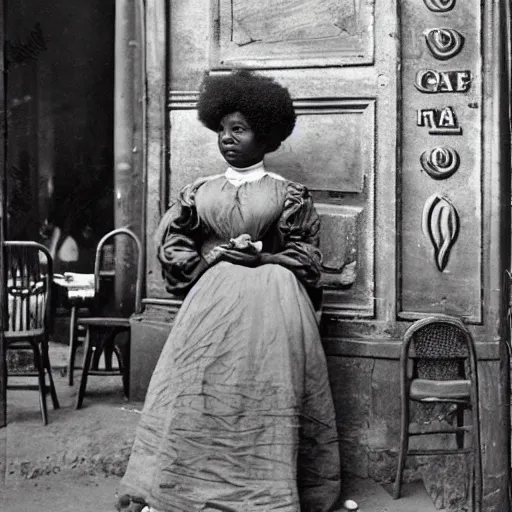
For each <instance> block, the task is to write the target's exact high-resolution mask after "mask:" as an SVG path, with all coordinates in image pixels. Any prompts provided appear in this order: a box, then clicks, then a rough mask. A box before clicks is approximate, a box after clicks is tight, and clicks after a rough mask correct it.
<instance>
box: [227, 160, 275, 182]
mask: <svg viewBox="0 0 512 512" xmlns="http://www.w3.org/2000/svg"><path fill="white" fill-rule="evenodd" d="M266 175H267V171H266V169H265V166H264V165H263V160H262V161H261V162H258V163H257V164H254V165H251V166H250V167H245V168H243V169H240V168H237V167H228V169H227V171H226V172H225V173H224V176H225V177H226V179H227V180H228V181H229V182H230V183H231V184H232V185H235V186H239V185H242V184H243V183H248V182H250V181H258V180H260V179H261V178H263V176H266Z"/></svg>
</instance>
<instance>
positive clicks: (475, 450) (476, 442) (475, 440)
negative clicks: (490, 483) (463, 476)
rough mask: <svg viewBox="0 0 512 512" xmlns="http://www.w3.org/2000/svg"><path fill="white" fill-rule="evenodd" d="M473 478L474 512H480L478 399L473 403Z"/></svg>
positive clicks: (480, 475) (480, 482)
mask: <svg viewBox="0 0 512 512" xmlns="http://www.w3.org/2000/svg"><path fill="white" fill-rule="evenodd" d="M472 406H473V415H472V416H473V418H472V420H473V438H472V443H473V478H474V485H473V488H474V499H475V503H474V506H473V508H474V510H475V512H482V505H483V504H482V499H483V496H482V452H481V449H480V417H479V416H480V415H479V412H478V399H477V400H474V401H473V404H472Z"/></svg>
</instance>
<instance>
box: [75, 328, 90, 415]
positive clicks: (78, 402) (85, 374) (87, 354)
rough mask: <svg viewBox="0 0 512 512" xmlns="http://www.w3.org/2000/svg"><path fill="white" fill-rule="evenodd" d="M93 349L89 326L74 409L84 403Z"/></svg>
mask: <svg viewBox="0 0 512 512" xmlns="http://www.w3.org/2000/svg"><path fill="white" fill-rule="evenodd" d="M93 348H94V347H93V344H92V343H91V329H90V328H89V326H87V330H86V334H85V344H84V363H83V369H82V377H81V379H80V387H79V388H78V395H77V397H76V409H80V408H81V407H82V402H83V401H84V395H85V388H86V386H87V377H88V375H89V367H90V366H91V358H92V353H93Z"/></svg>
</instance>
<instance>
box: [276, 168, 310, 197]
mask: <svg viewBox="0 0 512 512" xmlns="http://www.w3.org/2000/svg"><path fill="white" fill-rule="evenodd" d="M267 174H268V176H270V177H271V178H273V179H275V180H277V181H278V182H280V183H281V184H282V187H283V188H284V189H285V190H286V195H287V196H297V197H309V196H310V192H309V189H308V187H307V186H306V185H304V184H303V183H300V182H298V181H292V180H290V179H288V178H285V177H284V176H281V175H280V174H277V173H275V172H271V171H267Z"/></svg>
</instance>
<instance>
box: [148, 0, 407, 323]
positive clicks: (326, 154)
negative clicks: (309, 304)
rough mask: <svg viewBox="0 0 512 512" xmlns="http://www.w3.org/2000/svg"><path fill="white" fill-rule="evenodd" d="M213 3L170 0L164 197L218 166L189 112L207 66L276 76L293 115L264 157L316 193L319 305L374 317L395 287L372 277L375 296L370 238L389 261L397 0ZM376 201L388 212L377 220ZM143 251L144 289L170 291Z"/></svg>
mask: <svg viewBox="0 0 512 512" xmlns="http://www.w3.org/2000/svg"><path fill="white" fill-rule="evenodd" d="M210 7H211V9H210V11H208V10H206V9H204V2H203V1H201V0H188V1H186V2H178V1H174V2H171V5H170V13H169V20H170V31H169V35H170V41H169V47H170V63H169V84H170V91H169V96H168V98H169V103H168V115H169V126H170V134H169V140H168V143H169V152H170V158H169V171H170V172H169V173H168V175H167V176H166V180H165V181H166V182H165V183H164V184H163V186H162V190H164V191H165V194H166V195H165V197H163V201H164V202H165V203H168V202H170V201H172V200H173V199H174V198H175V197H176V195H177V194H178V192H179V189H180V188H181V187H182V186H183V185H185V184H186V183H188V182H190V181H192V180H193V179H195V178H197V177H199V176H204V175H208V174H215V173H221V172H224V170H225V168H226V163H225V162H224V161H223V159H222V157H221V156H220V154H219V153H218V150H217V147H216V137H215V135H214V134H213V133H212V132H210V131H208V130H207V129H205V128H203V127H202V126H201V125H200V123H199V122H198V121H197V114H196V111H195V105H196V101H197V97H198V92H197V89H198V86H199V84H200V82H201V79H202V77H203V74H204V72H205V71H207V72H210V73H223V72H225V71H226V70H229V69H231V68H233V67H237V66H240V67H249V68H253V69H256V70H258V71H259V72H261V73H262V74H266V75H269V76H273V77H275V78H276V79H277V80H278V81H279V82H280V83H282V84H283V85H285V86H286V87H288V89H289V90H290V93H291V94H292V98H293V101H294V105H295V109H296V112H297V124H296V128H295V130H294V132H293V133H292V135H291V136H290V137H289V138H288V139H287V140H286V141H285V142H284V143H283V144H282V146H281V148H280V149H279V150H278V151H276V152H275V153H271V154H269V155H267V156H266V165H267V167H268V168H269V169H270V170H272V171H274V172H277V173H279V174H281V175H283V176H284V177H286V178H288V179H291V180H295V181H299V182H302V183H304V184H305V185H307V186H308V187H309V188H310V189H311V191H312V193H313V196H314V199H315V203H316V205H317V209H318V212H319V214H320V216H321V220H322V230H321V249H322V252H323V254H324V261H323V264H324V273H323V278H322V284H323V286H324V289H325V294H324V296H325V312H326V314H332V315H335V316H340V317H349V318H352V317H367V318H372V317H375V316H376V314H377V309H378V308H382V310H383V311H386V312H387V314H389V313H390V312H391V310H390V308H392V307H393V304H394V303H395V299H394V287H393V286H389V284H388V285H387V286H386V287H380V289H381V294H382V297H381V298H380V300H376V289H377V288H379V285H378V282H377V281H376V272H375V261H376V257H375V254H376V249H377V247H378V248H379V249H380V250H381V256H380V257H382V258H385V259H387V260H388V261H389V262H390V263H389V265H388V267H389V269H390V271H391V272H392V273H393V272H394V260H395V258H394V250H395V249H394V248H395V245H396V240H395V230H394V212H393V211H394V205H395V186H394V185H395V175H396V169H395V164H396V158H395V153H396V76H397V66H396V62H397V60H396V59H397V55H398V53H397V38H396V21H397V20H396V16H389V12H393V13H396V5H395V3H394V2H393V1H392V0H383V1H381V2H379V3H378V4H377V5H374V2H362V1H358V0H356V1H353V0H350V1H349V0H344V1H341V2H340V1H333V0H325V1H316V2H298V1H295V0H280V1H270V0H268V1H261V2H257V3H254V2H241V1H238V0H212V2H211V3H210ZM376 19H381V20H383V21H382V22H381V23H379V24H376V23H375V20H376ZM376 40H379V41H382V44H381V43H379V45H378V46H376V45H375V41H376ZM380 174H382V175H383V177H384V180H383V181H384V182H383V184H382V186H381V188H380V189H379V190H377V188H376V185H377V182H378V180H379V175H380ZM380 204H381V205H383V206H384V207H385V208H386V209H387V210H388V213H387V214H386V216H385V217H382V219H381V220H380V221H377V220H376V219H377V216H376V214H377V212H378V209H379V208H380V207H381V206H379V205H380ZM148 207H149V210H148V213H149V214H150V218H151V208H152V206H151V205H148ZM389 209H391V211H392V214H391V215H389ZM156 217H157V216H156ZM379 229H380V230H383V235H382V236H380V237H379V235H378V230H379ZM149 256H150V272H149V275H148V294H149V296H150V297H155V298H165V297H168V295H166V293H165V292H163V291H162V290H163V286H162V283H161V280H160V277H159V276H160V272H159V269H158V264H157V262H156V261H155V259H154V254H150V255H149ZM388 256H389V257H388ZM151 262H152V263H151ZM151 265H153V266H152V267H151Z"/></svg>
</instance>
